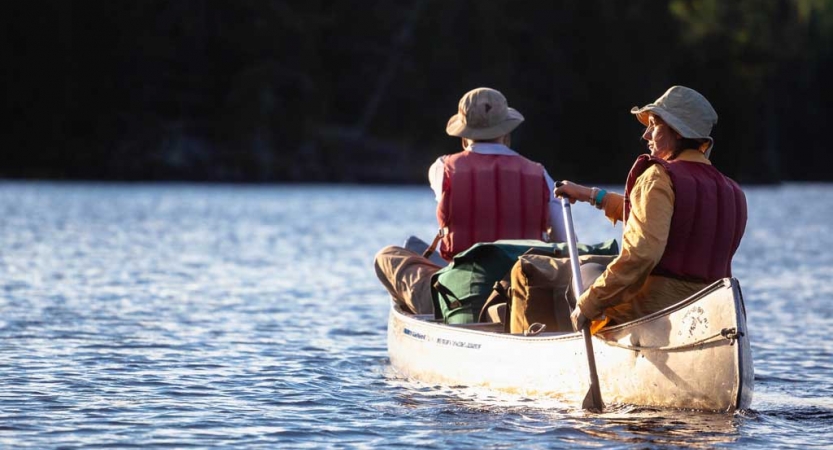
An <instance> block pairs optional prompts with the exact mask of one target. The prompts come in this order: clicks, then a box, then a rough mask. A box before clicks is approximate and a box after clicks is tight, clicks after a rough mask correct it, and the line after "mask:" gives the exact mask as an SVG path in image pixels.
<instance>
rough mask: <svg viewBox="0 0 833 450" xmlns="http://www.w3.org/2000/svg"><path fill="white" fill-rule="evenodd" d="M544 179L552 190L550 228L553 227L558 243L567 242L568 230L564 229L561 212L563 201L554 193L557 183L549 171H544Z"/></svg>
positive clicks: (554, 237)
mask: <svg viewBox="0 0 833 450" xmlns="http://www.w3.org/2000/svg"><path fill="white" fill-rule="evenodd" d="M544 178H546V180H547V188H548V189H549V190H550V227H552V234H553V239H555V241H556V242H567V229H566V228H564V213H563V212H562V211H561V200H560V199H558V198H556V196H555V194H554V193H553V191H554V190H555V182H554V181H553V180H552V177H550V174H549V173H547V171H546V170H545V171H544Z"/></svg>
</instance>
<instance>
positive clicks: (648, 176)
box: [636, 164, 671, 183]
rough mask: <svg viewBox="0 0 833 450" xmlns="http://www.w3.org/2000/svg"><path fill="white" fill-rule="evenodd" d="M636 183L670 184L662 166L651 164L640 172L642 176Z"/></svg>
mask: <svg viewBox="0 0 833 450" xmlns="http://www.w3.org/2000/svg"><path fill="white" fill-rule="evenodd" d="M636 181H637V183H656V182H664V183H670V182H671V176H670V175H669V174H668V171H667V170H666V169H665V167H664V166H663V165H662V164H651V165H649V166H648V167H647V168H646V169H645V171H644V172H642V175H640V176H639V178H637V180H636Z"/></svg>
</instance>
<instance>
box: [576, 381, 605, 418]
mask: <svg viewBox="0 0 833 450" xmlns="http://www.w3.org/2000/svg"><path fill="white" fill-rule="evenodd" d="M604 408H605V404H604V402H603V401H602V393H601V392H600V391H599V385H598V384H591V385H590V389H588V390H587V395H585V396H584V401H582V402H581V409H583V410H585V411H591V412H594V413H600V412H602V410H603V409H604Z"/></svg>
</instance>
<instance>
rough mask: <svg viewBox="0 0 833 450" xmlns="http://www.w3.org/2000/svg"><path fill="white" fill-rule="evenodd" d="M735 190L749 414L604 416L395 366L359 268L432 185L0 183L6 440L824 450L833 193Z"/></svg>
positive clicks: (421, 232)
mask: <svg viewBox="0 0 833 450" xmlns="http://www.w3.org/2000/svg"><path fill="white" fill-rule="evenodd" d="M747 192H748V195H749V204H750V208H749V211H750V219H749V230H748V232H747V235H746V237H745V239H744V241H743V243H742V244H741V248H740V250H739V253H738V256H737V258H736V264H735V266H734V271H735V275H736V276H737V277H738V278H739V279H740V280H741V284H742V286H743V292H744V298H745V300H746V306H747V311H748V313H749V317H748V325H749V332H750V335H751V336H750V338H751V341H752V350H753V357H754V361H755V373H756V379H755V394H754V399H753V403H752V408H751V409H750V410H749V411H742V412H739V413H736V414H733V415H732V414H729V415H726V414H704V413H698V412H689V411H669V410H653V409H637V408H632V407H609V408H607V409H606V410H605V412H604V413H603V414H598V415H594V414H590V413H587V412H585V411H582V410H580V409H579V408H578V405H570V404H564V403H561V402H559V401H557V400H554V399H541V398H526V397H523V396H519V395H508V394H502V393H496V392H489V391H481V390H476V389H471V388H465V387H446V386H429V385H423V384H421V383H418V382H412V381H409V380H403V379H401V378H400V377H399V376H398V375H397V374H396V373H394V372H393V371H392V370H391V368H390V365H389V362H388V359H387V350H386V342H385V339H386V326H387V313H388V303H387V302H388V300H387V297H386V295H385V293H384V290H383V289H382V288H381V286H380V285H379V283H378V282H377V281H376V279H375V276H374V274H373V271H372V269H371V261H372V257H373V254H374V253H375V252H376V251H377V250H378V249H380V248H382V247H383V246H385V245H388V244H391V243H398V242H401V241H402V239H403V238H404V237H405V236H408V235H412V234H413V235H417V236H423V237H428V236H431V235H432V234H433V233H434V232H435V223H434V222H435V218H434V213H433V207H434V203H433V202H434V200H433V196H432V195H431V193H430V190H428V189H427V188H422V187H419V188H389V187H385V188H380V187H367V188H363V187H351V186H277V187H265V186H211V185H103V184H44V183H8V182H7V183H0V216H2V217H3V219H2V220H0V446H3V447H7V448H20V447H24V446H29V447H35V448H57V447H61V448H90V447H97V446H102V447H107V446H110V447H128V446H142V447H149V448H150V447H163V446H165V447H175V448H182V447H191V446H196V447H229V448H251V447H263V448H276V447H280V448H332V447H339V448H357V447H369V448H389V447H394V446H398V447H423V448H425V447H427V448H513V449H514V448H563V447H569V448H573V447H578V448H580V447H586V448H599V447H601V448H646V447H649V448H656V447H662V448H715V447H717V448H720V447H736V446H743V447H744V448H772V447H779V448H791V447H792V448H805V447H808V446H819V447H825V446H827V447H830V446H833V402H831V400H830V399H831V398H833V382H831V373H833V341H831V340H829V339H828V336H827V332H828V331H829V330H830V329H833V328H832V327H833V284H831V283H829V280H830V279H833V253H831V252H829V251H828V250H827V249H829V248H833V234H831V233H829V223H830V222H831V219H833V217H831V215H833V187H831V186H828V185H787V186H782V187H778V188H748V189H747ZM808 198H812V199H813V201H812V202H811V203H808V202H807V201H806V199H808ZM583 206H586V205H577V206H576V207H575V208H574V209H573V214H574V218H575V221H576V228H577V231H578V234H579V237H580V238H581V239H582V241H583V242H600V241H603V240H605V239H609V238H617V237H619V234H620V233H621V228H613V227H611V226H610V224H609V223H608V222H606V221H604V220H600V218H599V216H598V211H596V210H595V209H593V208H592V207H589V206H588V207H587V208H584V207H583ZM541 357H556V356H555V355H541ZM518 370H523V368H518Z"/></svg>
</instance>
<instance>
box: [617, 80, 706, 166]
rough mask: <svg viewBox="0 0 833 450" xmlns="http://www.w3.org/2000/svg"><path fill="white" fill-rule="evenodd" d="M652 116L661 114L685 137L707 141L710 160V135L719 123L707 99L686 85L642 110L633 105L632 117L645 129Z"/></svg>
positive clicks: (673, 87)
mask: <svg viewBox="0 0 833 450" xmlns="http://www.w3.org/2000/svg"><path fill="white" fill-rule="evenodd" d="M651 113H653V114H656V115H658V116H659V117H660V118H661V119H662V120H663V121H664V122H665V123H667V124H668V126H670V127H671V128H673V129H674V131H676V132H677V133H679V134H680V136H682V137H684V138H688V139H706V140H708V141H709V148H708V149H707V150H706V156H707V157H708V154H709V152H711V147H712V146H713V145H714V139H712V137H711V132H712V127H713V126H714V125H715V124H716V123H717V112H716V111H715V110H714V108H712V105H711V103H709V101H708V100H706V97H703V95H701V94H700V93H699V92H697V91H695V90H694V89H691V88H687V87H685V86H672V87H671V88H670V89H668V90H667V91H665V93H664V94H662V96H661V97H660V98H658V99H656V101H654V102H653V103H649V104H647V105H645V106H643V107H641V108H639V107H637V106H634V107H633V108H632V109H631V114H635V115H636V118H637V119H638V120H639V122H640V123H642V125H645V126H646V127H647V126H648V117H649V116H650V115H651Z"/></svg>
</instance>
